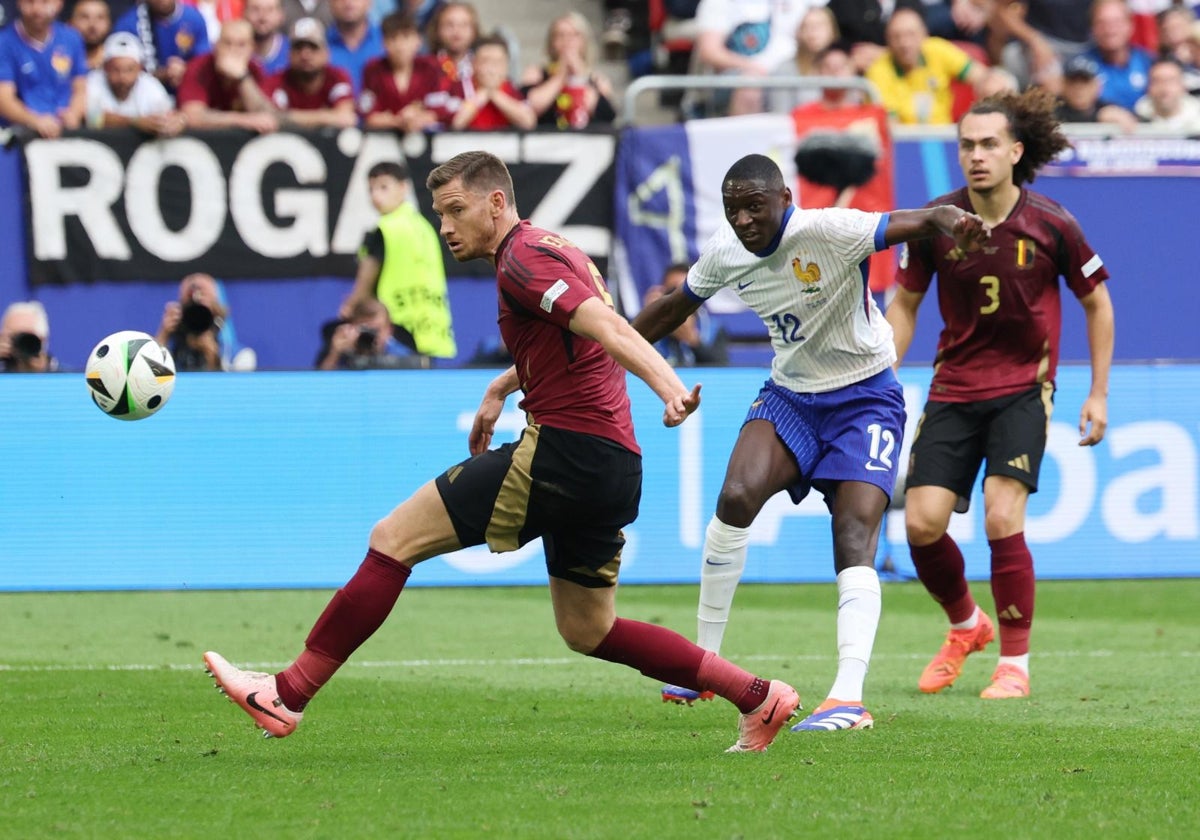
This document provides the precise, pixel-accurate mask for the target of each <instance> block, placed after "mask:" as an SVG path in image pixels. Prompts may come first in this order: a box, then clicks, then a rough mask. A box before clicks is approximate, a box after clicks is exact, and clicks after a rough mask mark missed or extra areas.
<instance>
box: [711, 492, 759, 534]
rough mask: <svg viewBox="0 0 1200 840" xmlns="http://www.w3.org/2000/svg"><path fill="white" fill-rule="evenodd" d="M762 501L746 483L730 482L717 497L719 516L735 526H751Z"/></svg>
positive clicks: (727, 523)
mask: <svg viewBox="0 0 1200 840" xmlns="http://www.w3.org/2000/svg"><path fill="white" fill-rule="evenodd" d="M761 507H762V502H761V501H760V500H759V499H758V494H756V493H754V492H752V491H751V489H750V488H749V487H747V486H746V485H745V484H741V483H734V482H729V483H727V484H726V485H725V486H724V487H722V488H721V494H720V495H719V496H718V497H717V518H718V519H720V520H721V521H722V522H724V523H725V524H726V525H732V526H733V527H735V528H749V527H750V524H751V523H752V522H754V517H755V516H757V515H758V511H759V508H761Z"/></svg>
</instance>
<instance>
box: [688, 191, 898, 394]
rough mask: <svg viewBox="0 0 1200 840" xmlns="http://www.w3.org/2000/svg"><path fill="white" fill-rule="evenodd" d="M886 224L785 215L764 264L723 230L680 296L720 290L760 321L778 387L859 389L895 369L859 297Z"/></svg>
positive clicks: (827, 212) (868, 305)
mask: <svg viewBox="0 0 1200 840" xmlns="http://www.w3.org/2000/svg"><path fill="white" fill-rule="evenodd" d="M887 218H888V217H887V214H884V213H865V212H863V211H861V210H848V209H841V208H826V209H821V210H801V209H799V208H792V209H791V210H790V211H789V215H788V218H787V219H786V221H785V222H784V225H783V236H782V237H781V239H780V241H779V245H778V247H776V248H775V250H774V251H772V252H771V253H770V254H769V255H767V256H764V257H760V256H756V255H755V254H752V253H751V252H749V251H747V250H746V248H745V246H743V245H742V243H741V242H740V241H739V240H738V238H737V236H736V235H735V234H734V232H733V228H732V227H731V226H730V225H728V224H725V225H722V226H721V228H720V230H718V231H717V232H716V233H715V234H713V237H712V239H710V240H709V241H708V243H707V244H706V245H705V246H704V249H703V250H702V252H701V254H700V259H699V260H698V261H697V262H696V264H695V265H694V266H692V269H691V271H689V272H688V277H687V287H688V290H689V291H691V292H692V293H693V294H694V295H695V296H697V297H700V298H706V299H707V298H709V297H711V296H712V295H714V294H716V293H717V292H718V291H719V290H720V289H722V288H724V287H726V286H728V287H729V288H731V289H733V290H734V292H736V293H737V295H738V297H740V298H741V299H742V300H743V301H745V303H746V305H747V306H748V307H750V308H751V309H753V310H754V311H755V312H756V313H757V314H758V316H759V317H760V318H762V320H763V323H764V324H765V325H766V327H767V331H768V332H769V333H770V336H771V346H772V347H773V348H774V350H775V358H774V360H773V361H772V362H771V379H773V380H774V381H775V382H776V383H778V384H779V385H782V386H783V387H785V388H788V389H790V390H792V391H797V392H801V393H817V392H820V391H832V390H834V389H835V388H844V387H845V386H847V385H852V384H854V383H855V382H861V381H862V380H864V379H867V378H869V377H871V376H874V375H875V374H877V373H879V372H880V371H882V370H884V369H885V368H888V367H890V366H891V365H892V364H893V363H894V362H895V361H896V347H895V344H894V343H893V341H892V328H891V325H890V324H888V322H887V321H886V320H884V317H883V313H881V312H880V311H879V307H877V306H876V305H875V300H874V299H873V298H872V297H871V293H870V291H869V290H868V288H867V264H866V260H867V259H868V258H869V257H870V256H871V254H873V253H874V252H875V251H878V250H882V249H883V248H884V247H886V245H885V244H884V241H883V234H884V230H885V228H886V227H887Z"/></svg>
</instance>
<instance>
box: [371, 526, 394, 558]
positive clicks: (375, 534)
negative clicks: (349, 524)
mask: <svg viewBox="0 0 1200 840" xmlns="http://www.w3.org/2000/svg"><path fill="white" fill-rule="evenodd" d="M370 546H371V548H373V549H375V550H376V551H379V552H382V553H383V554H386V555H387V556H388V557H396V558H397V559H399V552H400V548H401V545H400V539H399V536H398V534H397V532H396V523H395V521H393V518H392V517H391V516H385V517H384V518H383V519H380V520H379V521H378V522H376V523H375V525H374V526H373V527H372V528H371V536H370Z"/></svg>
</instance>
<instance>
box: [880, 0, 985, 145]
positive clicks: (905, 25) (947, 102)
mask: <svg viewBox="0 0 1200 840" xmlns="http://www.w3.org/2000/svg"><path fill="white" fill-rule="evenodd" d="M886 37H887V51H886V52H885V53H884V54H883V55H881V56H880V57H879V58H877V59H875V62H874V63H873V64H872V65H871V66H870V67H869V68H867V73H866V76H867V79H868V80H870V81H871V82H872V83H873V84H874V85H875V87H876V88H878V89H879V94H880V96H881V97H882V99H883V105H884V107H885V108H887V110H888V113H889V115H890V116H891V117H892V119H894V120H896V121H897V122H900V123H904V124H909V125H913V124H919V125H950V124H952V123H953V122H954V118H953V113H952V105H953V98H954V97H953V91H952V90H951V87H950V85H951V82H953V81H955V80H957V81H962V82H966V83H967V84H969V85H971V86H973V87H976V88H978V87H980V86H981V85H982V84H983V83H984V82H985V81H986V79H987V76H988V69H987V68H986V67H983V66H982V65H980V64H978V63H976V62H975V61H972V60H971V57H970V56H969V55H967V54H966V53H965V52H963V51H962V49H960V48H959V47H957V46H955V45H954V44H952V43H950V42H949V41H947V40H945V39H944V38H934V37H932V36H930V35H929V33H928V32H927V31H926V29H925V22H924V21H923V20H922V19H921V14H920V12H918V11H916V10H915V9H897V10H896V11H895V12H894V13H893V14H892V17H891V19H890V20H889V21H888V25H887V32H886Z"/></svg>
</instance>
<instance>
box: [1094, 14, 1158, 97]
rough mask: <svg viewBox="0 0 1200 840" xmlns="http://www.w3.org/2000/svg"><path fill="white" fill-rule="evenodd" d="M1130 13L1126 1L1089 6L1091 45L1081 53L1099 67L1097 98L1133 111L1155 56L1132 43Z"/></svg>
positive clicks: (1147, 82)
mask: <svg viewBox="0 0 1200 840" xmlns="http://www.w3.org/2000/svg"><path fill="white" fill-rule="evenodd" d="M1132 39H1133V15H1132V13H1131V12H1130V11H1129V7H1128V6H1127V5H1126V4H1125V0H1097V2H1096V3H1094V4H1093V5H1092V43H1093V47H1092V48H1091V49H1090V50H1088V51H1087V52H1086V53H1084V55H1086V56H1087V57H1088V58H1090V59H1092V61H1094V62H1096V64H1098V65H1099V66H1100V98H1101V99H1103V100H1105V101H1107V102H1111V103H1112V104H1114V105H1120V106H1121V107H1122V108H1127V109H1129V110H1131V111H1132V110H1133V106H1134V105H1136V104H1137V101H1138V100H1139V99H1140V98H1141V97H1142V95H1143V94H1145V92H1146V86H1147V85H1148V84H1149V82H1150V65H1151V64H1153V63H1154V57H1153V56H1151V55H1150V53H1148V52H1146V51H1145V50H1143V49H1142V48H1141V47H1135V46H1133V44H1132Z"/></svg>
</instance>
